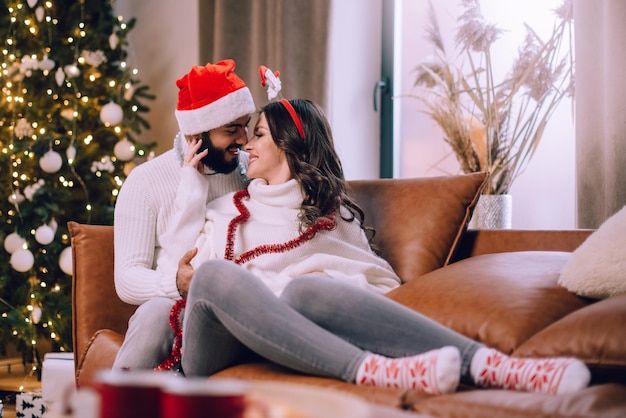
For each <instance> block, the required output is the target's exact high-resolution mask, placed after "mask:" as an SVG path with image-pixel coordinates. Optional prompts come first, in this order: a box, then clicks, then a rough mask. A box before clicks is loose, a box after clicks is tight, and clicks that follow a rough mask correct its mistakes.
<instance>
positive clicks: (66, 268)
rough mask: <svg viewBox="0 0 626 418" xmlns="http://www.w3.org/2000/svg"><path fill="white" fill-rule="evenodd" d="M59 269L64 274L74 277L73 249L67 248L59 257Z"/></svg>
mask: <svg viewBox="0 0 626 418" xmlns="http://www.w3.org/2000/svg"><path fill="white" fill-rule="evenodd" d="M59 267H61V270H62V271H63V273H65V274H68V275H70V276H71V275H72V270H73V269H72V247H65V248H64V249H63V251H61V254H60V255H59Z"/></svg>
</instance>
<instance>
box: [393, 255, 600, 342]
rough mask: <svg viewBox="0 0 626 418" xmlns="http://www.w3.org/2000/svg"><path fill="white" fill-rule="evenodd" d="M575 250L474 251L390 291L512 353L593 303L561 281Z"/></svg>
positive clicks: (426, 311) (424, 310)
mask: <svg viewBox="0 0 626 418" xmlns="http://www.w3.org/2000/svg"><path fill="white" fill-rule="evenodd" d="M570 255H571V253H565V252H551V251H520V252H511V253H498V254H486V255H481V256H477V257H471V258H469V259H466V260H462V261H459V262H457V263H454V264H450V265H448V266H446V267H444V268H442V269H438V270H436V271H433V272H431V273H428V274H425V275H424V276H422V277H420V278H418V279H417V280H413V281H411V282H409V283H406V284H405V285H404V286H402V287H400V288H398V289H394V290H393V291H391V292H389V293H388V294H387V295H388V296H389V297H390V298H392V299H394V300H396V301H398V302H400V303H402V304H404V305H406V306H408V307H410V308H412V309H414V310H416V311H419V312H421V313H423V314H425V315H427V316H429V317H431V318H433V319H435V320H436V321H438V322H440V323H442V324H444V325H446V326H448V327H450V328H452V329H454V330H456V331H458V332H460V333H462V334H465V335H467V336H468V337H470V338H472V339H474V340H477V341H480V342H483V343H485V344H486V345H488V346H490V347H494V348H498V349H500V350H501V351H503V352H505V353H512V352H513V351H514V350H515V349H516V348H518V347H519V346H520V345H521V344H522V343H524V342H525V341H526V340H528V339H529V338H530V337H531V336H533V335H534V334H536V333H537V332H539V331H541V330H542V329H544V328H546V327H547V326H548V325H550V324H551V323H553V322H555V321H557V320H559V319H561V318H563V317H565V316H566V315H568V314H569V313H571V312H573V311H575V310H577V309H580V308H583V307H585V306H587V305H588V304H589V303H590V301H589V300H586V299H584V298H581V297H579V296H576V295H574V294H572V293H570V292H568V291H567V290H566V289H564V288H563V287H561V286H559V285H558V284H557V278H558V275H559V271H560V269H561V267H562V266H563V265H564V264H565V262H566V261H567V259H568V257H570ZM487 290H488V291H487Z"/></svg>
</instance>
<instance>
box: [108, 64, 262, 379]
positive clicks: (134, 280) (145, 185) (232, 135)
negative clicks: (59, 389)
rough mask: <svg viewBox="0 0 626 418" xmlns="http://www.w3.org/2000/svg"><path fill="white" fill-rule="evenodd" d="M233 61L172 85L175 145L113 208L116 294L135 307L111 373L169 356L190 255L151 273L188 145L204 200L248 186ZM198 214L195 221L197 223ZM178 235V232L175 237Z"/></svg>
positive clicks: (243, 93) (243, 118)
mask: <svg viewBox="0 0 626 418" xmlns="http://www.w3.org/2000/svg"><path fill="white" fill-rule="evenodd" d="M234 69H235V62H234V61H232V60H225V61H220V62H218V63H215V64H210V63H209V64H207V65H206V66H204V67H200V66H194V67H193V68H192V69H191V71H190V72H189V73H188V74H186V75H185V76H183V77H182V78H181V79H179V80H177V82H176V86H177V87H178V89H179V91H178V102H177V105H176V111H175V115H176V119H177V121H178V126H179V129H180V132H179V133H178V134H177V135H176V138H175V139H174V146H173V148H172V149H170V150H169V151H167V152H165V153H163V154H162V155H160V156H158V157H156V158H154V159H152V160H150V161H147V162H145V163H143V164H141V165H139V166H138V167H136V168H135V169H134V170H133V171H132V172H131V173H130V175H129V176H128V178H127V179H126V181H125V182H124V185H123V186H122V188H121V190H120V194H119V196H118V198H117V203H116V206H115V221H114V228H115V287H116V290H117V294H118V295H119V297H120V299H122V300H123V301H124V302H126V303H130V304H135V305H139V307H138V308H137V310H136V312H135V313H134V314H133V316H132V317H131V319H130V321H129V327H128V331H127V333H126V337H125V340H124V343H123V344H122V347H121V349H120V351H119V353H118V355H117V358H116V360H115V363H114V365H113V368H114V369H152V368H154V367H156V366H158V365H159V364H160V363H161V362H162V361H164V360H165V359H166V358H167V357H168V355H169V354H170V352H171V349H172V344H173V342H174V334H173V331H172V329H171V327H170V324H169V314H170V310H171V308H172V306H173V305H174V303H175V301H176V300H178V299H180V298H181V295H185V294H186V291H187V289H188V287H189V282H190V281H191V276H192V275H193V269H192V268H191V266H190V265H189V262H190V261H191V259H192V258H193V256H194V255H195V252H194V250H192V251H189V252H188V253H186V254H185V256H184V257H183V258H182V259H181V262H180V263H179V264H180V266H181V268H180V269H179V271H178V272H167V271H162V270H161V269H157V266H158V264H159V255H160V253H161V244H162V243H161V241H160V240H161V239H162V238H163V232H164V231H165V227H166V225H167V224H168V221H169V219H170V216H171V215H172V210H173V208H174V198H175V196H176V190H177V188H178V186H179V180H180V170H181V167H182V164H183V157H184V155H185V151H186V149H187V146H188V142H189V141H191V140H193V139H201V140H202V142H203V145H202V147H201V149H200V151H199V153H200V152H202V153H204V154H205V156H204V157H203V158H202V166H201V167H200V169H201V170H203V172H204V174H205V176H204V180H205V182H204V186H206V187H207V189H208V190H209V192H208V197H207V201H210V200H212V199H215V198H217V197H219V196H222V195H224V194H227V193H229V192H232V191H236V190H240V189H242V188H244V187H246V185H247V180H248V179H247V177H246V175H245V173H246V170H247V166H248V155H247V154H245V153H239V151H240V149H241V147H242V146H243V145H245V144H246V143H247V141H248V138H247V125H248V122H249V120H250V114H251V113H252V112H254V110H255V108H254V102H253V99H252V95H251V94H250V90H249V89H248V87H247V86H246V84H245V83H244V82H243V81H242V80H241V79H240V78H239V77H238V76H237V75H236V74H235V72H234ZM202 215H203V214H201V213H200V214H198V216H202ZM181 232H182V231H181Z"/></svg>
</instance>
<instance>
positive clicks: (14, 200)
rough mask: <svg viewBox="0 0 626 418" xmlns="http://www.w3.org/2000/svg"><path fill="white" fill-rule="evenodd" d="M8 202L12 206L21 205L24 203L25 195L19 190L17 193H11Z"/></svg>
mask: <svg viewBox="0 0 626 418" xmlns="http://www.w3.org/2000/svg"><path fill="white" fill-rule="evenodd" d="M8 200H9V203H11V204H12V205H19V204H20V203H22V202H23V201H24V195H23V194H22V193H21V192H20V191H19V190H18V191H17V192H15V193H11V194H10V195H9V199H8Z"/></svg>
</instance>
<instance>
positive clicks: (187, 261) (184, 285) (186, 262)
mask: <svg viewBox="0 0 626 418" xmlns="http://www.w3.org/2000/svg"><path fill="white" fill-rule="evenodd" d="M196 254H198V248H197V247H196V248H193V249H191V250H189V251H187V252H186V253H185V254H184V255H183V256H182V257H181V259H180V260H179V261H178V271H177V272H176V288H177V289H178V293H179V294H180V297H181V298H183V299H185V298H186V297H187V292H188V291H189V286H190V285H191V279H192V278H193V272H194V270H193V267H192V266H191V260H192V259H193V258H194V257H195V256H196Z"/></svg>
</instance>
